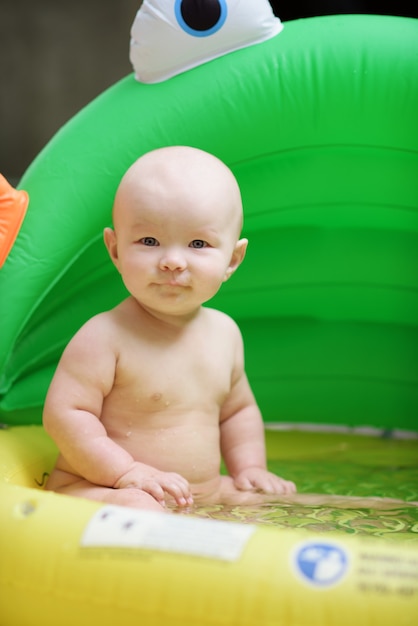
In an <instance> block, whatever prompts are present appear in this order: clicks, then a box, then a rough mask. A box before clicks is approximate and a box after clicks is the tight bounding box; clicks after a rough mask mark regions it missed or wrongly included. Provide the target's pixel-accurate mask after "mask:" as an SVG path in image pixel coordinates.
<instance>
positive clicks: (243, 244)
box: [224, 239, 248, 282]
mask: <svg viewBox="0 0 418 626" xmlns="http://www.w3.org/2000/svg"><path fill="white" fill-rule="evenodd" d="M247 246H248V239H239V240H238V241H237V243H236V244H235V248H234V251H233V253H232V257H231V261H230V262H229V266H228V269H227V270H226V272H225V278H224V282H225V281H227V280H228V278H230V277H231V276H232V274H233V273H234V272H235V270H236V269H238V267H239V266H240V265H241V263H242V262H243V260H244V257H245V253H246V252H247Z"/></svg>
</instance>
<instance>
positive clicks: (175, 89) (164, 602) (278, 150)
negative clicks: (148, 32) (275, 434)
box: [0, 16, 418, 626]
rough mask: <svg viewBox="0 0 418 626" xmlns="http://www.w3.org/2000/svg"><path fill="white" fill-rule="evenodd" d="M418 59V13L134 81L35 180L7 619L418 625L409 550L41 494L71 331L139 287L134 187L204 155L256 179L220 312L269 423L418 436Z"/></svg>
mask: <svg viewBox="0 0 418 626" xmlns="http://www.w3.org/2000/svg"><path fill="white" fill-rule="evenodd" d="M417 50H418V24H417V21H416V20H411V19H406V18H388V17H386V18H385V17H376V16H375V17H373V16H340V17H329V18H312V19H309V20H300V21H296V22H291V23H288V24H286V25H285V28H284V30H283V32H282V33H281V34H280V35H279V36H278V37H275V38H273V39H270V40H269V41H266V42H265V43H262V44H259V45H257V46H254V47H250V48H246V49H242V50H239V51H237V52H234V53H232V54H230V55H227V56H224V57H221V58H218V59H216V60H214V61H212V62H210V63H208V64H205V65H202V66H200V67H197V68H195V69H193V70H191V71H190V72H187V73H185V74H182V75H179V76H176V77H174V78H173V79H171V80H169V81H167V82H166V83H160V84H156V85H141V84H138V83H137V82H136V81H135V80H134V78H133V76H129V77H127V78H126V79H124V80H123V81H121V82H120V83H119V84H117V85H115V86H114V87H112V88H111V89H110V90H108V91H107V92H106V93H104V94H103V95H102V96H100V97H99V98H98V99H97V100H95V101H94V102H93V103H92V104H91V105H89V106H88V107H87V108H86V109H85V110H83V111H82V112H81V113H80V114H79V115H77V116H76V117H75V118H74V119H73V120H71V121H70V122H69V124H67V125H66V126H65V127H64V128H63V129H62V130H61V131H60V132H59V133H58V134H57V136H56V137H55V138H54V139H53V140H52V142H51V143H50V144H49V145H48V146H47V147H46V149H45V150H44V151H43V152H42V153H41V154H40V155H39V157H38V158H37V159H36V160H35V162H34V163H33V164H32V166H31V167H30V168H29V170H28V172H27V173H26V175H25V177H24V179H23V180H22V183H21V186H22V188H24V189H26V190H27V191H28V192H29V195H30V199H31V202H30V206H29V210H28V212H27V215H26V218H25V221H24V223H23V226H22V229H21V231H20V234H19V236H18V238H17V241H16V243H15V245H14V247H13V249H12V251H11V253H10V255H9V257H8V259H7V261H6V263H5V265H4V267H3V268H2V270H1V272H0V293H1V296H2V297H1V298H0V319H1V320H2V331H1V333H0V415H1V421H3V422H4V423H5V424H7V425H8V426H9V428H6V429H4V431H3V432H0V435H1V437H0V439H1V441H2V446H3V447H2V448H1V449H2V454H1V457H0V462H1V464H2V469H3V471H2V483H1V486H0V497H1V508H0V524H1V529H2V533H1V535H0V554H1V559H0V590H1V603H0V623H1V624H4V625H5V626H33V624H35V623H42V624H43V626H50V625H52V624H54V626H55V624H56V623H57V622H59V623H60V625H61V626H67V625H68V626H70V625H71V626H73V625H74V624H80V625H84V624H91V623H94V624H96V623H97V624H101V625H102V626H107V625H109V626H110V624H114V623H115V622H116V621H118V622H119V621H120V622H121V623H123V624H124V626H131V625H132V626H133V625H134V624H135V625H137V624H145V625H146V626H162V625H163V624H169V625H170V626H177V625H178V626H180V625H181V626H196V625H199V626H200V625H202V626H203V625H207V626H229V625H234V626H254V624H257V626H273V625H274V626H285V625H286V626H316V625H317V626H319V625H320V626H325V625H326V624H330V625H333V624H335V623H338V624H339V625H340V626H351V625H352V624H353V623H358V624H362V625H363V624H364V625H366V624H370V625H372V624H376V623H381V624H392V623H396V624H399V625H400V626H406V625H407V624H408V625H409V624H412V623H414V616H416V615H417V612H418V591H417V583H416V581H417V572H418V565H417V563H418V551H417V548H416V547H415V546H414V545H412V544H410V545H408V548H407V549H406V548H405V547H403V546H401V545H396V547H394V546H391V545H390V544H388V543H386V542H384V541H373V543H370V542H364V541H360V540H356V539H355V538H353V539H351V540H350V539H349V538H347V539H346V538H344V539H342V538H336V537H334V536H328V535H326V534H323V535H309V534H304V535H303V536H302V535H301V534H298V533H297V532H292V531H280V530H278V529H274V528H267V527H261V526H253V525H240V524H232V523H226V522H214V521H213V520H199V519H192V518H187V517H180V516H157V517H155V516H152V515H151V516H150V514H148V513H143V512H133V511H131V510H129V509H122V510H121V509H115V508H109V507H102V506H100V505H99V504H96V503H93V502H88V501H82V500H77V501H74V500H73V499H72V498H68V497H65V496H59V495H57V494H53V493H46V492H43V491H42V489H41V488H40V487H41V485H42V474H43V471H44V469H43V468H44V465H45V463H44V455H47V456H48V455H50V454H51V450H50V449H49V448H48V446H49V443H48V442H47V441H46V440H45V438H44V437H43V436H42V431H41V429H40V427H39V423H40V416H41V407H42V403H43V399H44V396H45V392H46V389H47V386H48V383H49V380H50V378H51V375H52V372H53V370H54V367H55V365H56V362H57V360H58V358H59V355H60V353H61V351H62V349H63V347H64V345H65V344H66V342H67V341H68V339H69V337H70V336H71V335H72V334H73V332H74V331H75V330H76V329H77V327H78V326H80V325H81V323H83V322H84V320H85V319H87V318H88V317H90V316H91V315H92V314H94V313H95V312H96V311H97V310H101V309H103V308H106V307H109V306H113V304H114V303H115V302H116V301H118V300H119V299H120V298H122V297H123V296H124V293H123V291H122V288H121V286H120V281H119V280H118V277H117V276H116V273H113V271H112V269H111V267H110V264H109V263H108V260H107V259H106V254H105V251H104V250H103V247H102V244H101V231H102V229H103V227H104V226H105V225H107V224H109V222H110V212H111V205H112V199H113V195H114V192H115V189H116V187H117V184H118V182H119V180H120V178H121V176H122V174H123V173H124V171H125V170H126V169H127V167H128V166H129V165H130V164H131V163H132V162H133V161H134V160H135V159H136V158H137V157H138V156H139V155H140V154H142V153H144V152H146V151H148V150H150V149H152V148H156V147H158V146H162V145H170V144H189V145H194V146H197V147H200V148H202V149H205V150H208V151H209V152H212V153H214V154H216V155H217V156H219V157H220V158H221V159H223V160H224V161H225V162H226V163H227V164H228V165H230V166H231V168H232V169H233V171H234V172H235V174H236V175H237V178H238V180H239V182H240V185H241V187H242V191H243V198H244V205H245V208H246V225H245V228H246V233H245V234H246V236H248V237H249V239H250V240H251V249H250V252H249V254H250V255H251V258H249V259H248V262H246V264H245V265H244V266H243V268H242V272H241V271H240V272H239V274H237V276H236V278H235V277H234V279H233V280H232V281H231V282H230V283H229V284H228V285H225V287H226V288H225V290H223V291H222V292H221V293H220V294H219V296H218V297H217V299H216V301H215V302H214V305H216V306H219V307H221V308H223V309H224V310H226V311H228V312H229V313H230V314H231V315H233V316H234V317H235V318H236V319H237V320H238V322H239V323H240V325H241V326H242V329H243V333H244V336H245V341H246V344H247V362H248V370H249V376H250V378H251V380H252V382H253V387H254V390H255V392H256V395H257V397H258V399H259V402H260V405H261V407H262V410H263V413H264V415H265V419H266V420H267V421H277V420H279V419H280V420H282V421H289V422H309V423H319V422H326V423H339V424H348V425H362V424H368V425H371V426H378V427H382V428H388V429H390V428H395V427H397V428H406V429H409V430H416V414H417V406H418V379H417V376H418V373H417V368H416V367H414V364H415V363H416V354H417V346H418V329H417V320H418V276H417V273H416V251H417V249H418V234H417V233H418V221H417V206H418V188H417V176H416V172H417V163H418V157H417V155H418V116H417V115H416V111H417V109H418V74H417V72H416V58H417ZM273 267H274V271H273V270H272V269H271V268H273ZM266 268H269V270H271V271H269V272H266ZM6 296H7V297H6ZM31 424H38V426H35V425H34V426H31ZM41 470H42V471H41ZM28 476H30V477H31V480H33V476H36V477H37V480H38V483H39V489H35V488H33V487H28V486H27V485H28V484H33V482H28ZM399 580H402V581H403V582H402V584H400V583H399Z"/></svg>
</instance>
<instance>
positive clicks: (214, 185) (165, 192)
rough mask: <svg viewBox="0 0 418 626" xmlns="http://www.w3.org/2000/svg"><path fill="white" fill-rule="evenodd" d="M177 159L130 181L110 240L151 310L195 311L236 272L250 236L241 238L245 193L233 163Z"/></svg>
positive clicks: (131, 285) (130, 283)
mask: <svg viewBox="0 0 418 626" xmlns="http://www.w3.org/2000/svg"><path fill="white" fill-rule="evenodd" d="M187 156H189V155H187ZM186 161H187V159H186ZM188 163H189V162H188ZM209 164H210V163H209ZM178 165H179V163H175V164H174V167H173V168H171V164H170V165H169V167H168V168H167V169H164V168H162V170H161V169H158V168H157V171H154V169H152V170H151V171H147V172H142V175H141V176H140V177H135V178H133V179H132V180H131V181H129V182H130V184H129V185H127V188H126V189H125V191H123V190H122V193H121V194H120V197H119V198H117V202H116V205H115V215H114V221H115V232H114V233H113V231H110V232H109V231H107V235H106V234H105V239H106V237H107V238H110V239H111V240H113V244H112V242H109V243H108V242H106V243H107V246H108V249H109V252H110V254H111V257H112V259H113V261H114V263H115V265H116V266H117V268H118V269H119V271H120V273H121V275H122V278H123V281H124V283H125V285H126V287H127V289H128V290H129V292H130V293H131V294H132V295H133V296H134V297H135V299H136V300H138V301H139V302H140V303H141V304H142V305H143V306H144V307H145V308H147V309H148V310H150V311H154V312H159V313H164V314H168V315H190V314H193V313H194V312H195V311H196V310H197V309H198V308H199V307H200V305H201V304H202V303H204V302H207V301H208V300H209V299H210V298H212V297H213V296H214V295H215V294H216V292H217V291H218V290H219V288H220V286H221V285H222V283H223V282H224V281H225V280H227V279H228V278H229V276H230V275H231V274H232V273H233V272H234V271H235V269H236V268H237V267H238V265H239V264H240V263H241V261H242V259H243V257H244V254H245V249H246V244H247V242H246V240H238V236H239V230H240V226H241V211H242V208H241V199H240V195H239V191H238V188H237V186H236V183H235V180H234V179H233V177H232V176H231V177H230V176H229V174H228V172H227V171H226V168H225V171H223V170H222V168H220V169H219V167H218V165H217V164H214V165H215V167H214V168H213V169H211V168H210V167H209V170H208V168H207V163H205V164H203V165H205V167H204V169H203V170H199V171H195V168H194V166H191V167H190V169H189V171H187V170H184V169H183V168H182V167H178ZM185 165H187V163H183V166H185ZM189 166H190V163H189ZM190 170H191V171H190ZM202 172H204V175H203V176H202V175H201V174H202ZM198 174H200V175H198ZM125 192H126V193H125ZM111 233H113V235H112V234H111ZM112 250H113V252H112Z"/></svg>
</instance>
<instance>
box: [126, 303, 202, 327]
mask: <svg viewBox="0 0 418 626" xmlns="http://www.w3.org/2000/svg"><path fill="white" fill-rule="evenodd" d="M128 300H131V301H132V304H133V306H134V307H135V308H136V311H137V313H139V314H140V315H141V316H142V315H143V316H145V317H146V318H147V320H148V323H155V324H157V325H161V328H167V329H170V328H171V329H173V330H176V329H177V330H182V329H184V328H185V327H186V326H188V325H189V324H190V323H191V322H193V321H194V320H196V319H197V318H198V317H200V315H201V314H202V311H203V307H201V306H199V307H198V308H197V309H194V310H193V311H191V312H188V313H185V314H183V315H173V314H166V313H164V312H161V311H158V310H155V309H150V308H148V307H146V306H144V305H143V304H142V302H139V301H138V300H135V299H134V298H133V297H131V298H129V299H128Z"/></svg>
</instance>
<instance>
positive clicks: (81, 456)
mask: <svg viewBox="0 0 418 626" xmlns="http://www.w3.org/2000/svg"><path fill="white" fill-rule="evenodd" d="M104 320H105V317H104V316H103V318H102V317H101V316H99V317H98V318H93V319H92V320H90V321H89V322H87V324H86V325H85V326H83V328H82V329H81V330H80V331H79V332H78V333H77V335H76V336H75V337H74V338H73V339H72V341H71V342H70V343H69V345H68V346H67V348H66V350H65V351H64V354H63V356H62V358H61V361H60V363H59V365H58V368H57V371H56V373H55V376H54V378H53V380H52V383H51V386H50V389H49V391H48V395H47V398H46V402H45V407H44V416H43V421H44V426H45V429H46V431H47V432H48V433H49V434H50V436H51V437H52V439H54V441H55V443H56V444H57V446H58V448H59V450H60V452H61V455H62V457H63V458H64V460H65V464H66V466H67V467H68V468H69V469H68V471H70V472H71V473H73V474H74V475H76V476H77V475H78V476H80V477H82V478H84V479H85V480H87V481H89V482H90V483H92V484H95V485H100V486H104V487H111V488H115V489H124V488H130V487H136V488H138V489H142V490H143V491H146V492H147V493H149V494H151V495H152V496H153V497H154V498H155V499H156V500H157V501H158V502H159V503H160V504H164V496H165V494H169V495H171V496H172V497H173V498H174V499H175V501H176V503H177V504H178V505H180V506H184V505H186V504H190V503H191V494H190V489H189V485H188V482H187V481H186V480H185V479H184V478H183V477H182V476H180V475H178V474H174V473H168V472H161V471H159V470H157V469H156V468H154V467H151V466H149V465H146V464H144V463H140V462H138V461H135V460H134V458H133V457H132V456H131V454H129V453H128V452H127V451H126V450H124V449H123V448H122V447H121V446H119V445H118V444H117V443H115V442H114V441H113V440H112V439H110V437H108V435H107V432H106V429H105V428H104V426H103V424H102V422H101V421H100V415H101V411H102V406H103V400H104V398H105V397H106V396H107V395H108V393H109V392H110V390H111V388H112V386H113V383H114V376H115V368H116V359H117V354H116V353H115V351H114V350H113V349H112V346H111V339H109V335H111V332H110V328H109V325H108V324H106V322H105V321H104Z"/></svg>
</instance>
